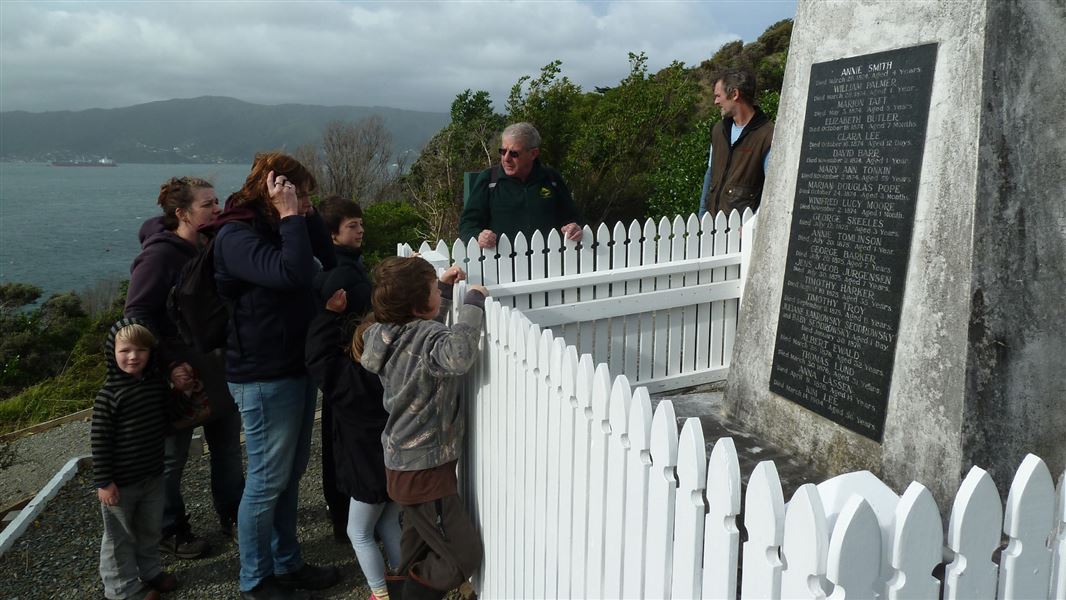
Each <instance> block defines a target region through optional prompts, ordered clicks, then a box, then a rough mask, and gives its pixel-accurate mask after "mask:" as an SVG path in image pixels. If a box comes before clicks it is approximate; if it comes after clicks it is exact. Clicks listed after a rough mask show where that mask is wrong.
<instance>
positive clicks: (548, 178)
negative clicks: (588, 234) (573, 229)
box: [459, 160, 585, 240]
mask: <svg viewBox="0 0 1066 600" xmlns="http://www.w3.org/2000/svg"><path fill="white" fill-rule="evenodd" d="M493 169H500V170H499V172H498V176H499V178H498V180H497V182H496V186H495V188H494V189H489V184H490V183H491V182H492V170H493ZM567 223H577V224H578V225H584V224H585V221H584V219H582V218H581V215H579V214H578V212H577V206H575V205H574V199H573V198H572V197H571V196H570V190H569V188H567V187H566V182H564V181H563V178H562V176H561V175H560V174H559V172H558V171H555V170H554V169H552V168H551V167H546V166H544V165H542V164H541V163H540V160H537V161H536V162H534V163H533V170H532V171H530V173H529V177H527V178H526V180H525V181H524V182H522V181H519V180H518V179H515V178H514V177H508V176H507V174H506V173H504V172H503V170H502V169H501V168H500V167H499V166H498V165H496V166H492V167H489V168H488V169H485V170H484V171H482V172H481V174H480V175H478V177H477V179H476V180H475V181H474V187H473V190H472V191H471V192H470V201H469V202H467V204H466V207H465V208H464V209H463V214H462V216H460V218H459V237H460V239H462V240H468V239H470V238H475V239H476V238H477V236H478V234H479V233H481V232H482V231H483V230H485V229H491V230H492V231H493V232H494V233H495V234H496V235H497V236H499V235H502V234H507V237H508V238H511V239H513V238H514V236H515V234H516V233H518V232H519V231H521V232H523V233H525V234H526V239H529V237H530V236H531V235H533V232H534V231H537V230H540V232H541V234H543V235H545V236H547V235H548V232H549V231H550V230H552V229H558V228H559V227H562V226H563V225H566V224H567Z"/></svg>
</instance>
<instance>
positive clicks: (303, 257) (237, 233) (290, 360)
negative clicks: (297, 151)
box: [214, 203, 336, 383]
mask: <svg viewBox="0 0 1066 600" xmlns="http://www.w3.org/2000/svg"><path fill="white" fill-rule="evenodd" d="M227 204H228V203H227ZM216 223H218V227H219V229H218V233H217V237H216V238H215V246H214V252H215V281H216V283H217V284H218V290H219V293H220V294H221V295H222V296H223V297H224V298H226V299H228V300H229V301H231V302H233V303H234V310H233V321H232V323H231V327H230V332H229V339H228V342H227V344H226V380H227V381H230V382H235V383H249V382H252V381H269V380H272V379H280V378H283V377H302V376H304V375H305V374H306V370H305V367H304V339H305V338H306V336H307V327H308V325H309V324H310V323H311V318H312V317H313V316H314V315H315V313H316V311H317V308H316V306H317V304H318V302H317V300H316V299H315V293H314V290H313V288H312V283H313V281H314V277H315V274H316V273H317V272H318V271H319V270H320V269H319V266H318V265H317V264H316V263H315V258H316V257H317V258H318V260H319V261H321V263H322V267H325V268H326V269H330V268H333V266H334V265H335V264H336V259H335V258H334V255H333V244H332V242H331V240H330V237H329V234H328V233H327V232H326V228H325V226H324V225H323V224H322V219H321V217H319V216H318V215H317V214H314V213H311V214H309V215H307V216H299V215H294V216H290V217H286V218H284V219H281V220H280V221H277V220H275V219H272V218H270V217H269V216H268V215H267V214H266V213H264V212H263V210H262V209H260V208H259V207H258V206H255V207H254V208H251V207H250V208H243V207H242V208H234V209H227V210H226V212H224V213H223V214H222V215H220V216H219V218H218V220H217V221H216Z"/></svg>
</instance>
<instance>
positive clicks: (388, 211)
mask: <svg viewBox="0 0 1066 600" xmlns="http://www.w3.org/2000/svg"><path fill="white" fill-rule="evenodd" d="M363 226H364V227H365V228H366V233H365V234H364V237H363V261H364V262H365V263H366V265H367V268H373V266H374V265H376V264H377V263H378V262H380V261H381V259H383V258H385V257H386V256H396V244H401V243H405V242H406V243H408V244H411V245H412V246H414V247H416V248H417V244H418V242H420V241H421V236H419V231H424V230H425V227H426V223H425V221H424V220H423V219H422V216H421V215H419V214H418V211H416V210H415V209H414V208H413V207H412V206H411V205H409V204H404V203H402V202H376V203H374V204H371V205H370V206H368V207H366V208H364V209H363Z"/></svg>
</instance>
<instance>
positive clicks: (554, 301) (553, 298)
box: [544, 229, 563, 337]
mask: <svg viewBox="0 0 1066 600" xmlns="http://www.w3.org/2000/svg"><path fill="white" fill-rule="evenodd" d="M544 245H545V248H547V250H548V255H547V256H548V261H547V265H548V270H547V276H548V277H549V278H550V277H558V276H560V275H562V274H563V255H562V252H560V251H559V249H560V248H561V247H562V245H563V240H562V238H561V237H560V236H559V230H558V229H552V230H551V231H549V232H548V235H547V237H546V239H545V244H544ZM562 301H563V293H562V291H561V290H553V291H550V292H548V304H547V305H548V306H559V304H560V303H562ZM562 331H563V329H562V327H560V328H559V337H562Z"/></svg>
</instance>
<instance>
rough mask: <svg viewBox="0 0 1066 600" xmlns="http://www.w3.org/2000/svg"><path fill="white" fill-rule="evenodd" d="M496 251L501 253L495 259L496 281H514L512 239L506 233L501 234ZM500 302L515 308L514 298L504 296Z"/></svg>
mask: <svg viewBox="0 0 1066 600" xmlns="http://www.w3.org/2000/svg"><path fill="white" fill-rule="evenodd" d="M496 252H498V253H499V258H497V259H496V260H495V261H494V262H495V264H496V281H498V282H499V283H511V282H512V281H514V258H512V257H511V254H512V250H511V241H510V240H509V239H508V238H507V236H506V235H501V236H500V240H499V242H498V243H497V244H496ZM500 303H501V304H503V305H504V306H509V307H512V308H513V307H514V298H504V299H502V300H500Z"/></svg>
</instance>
